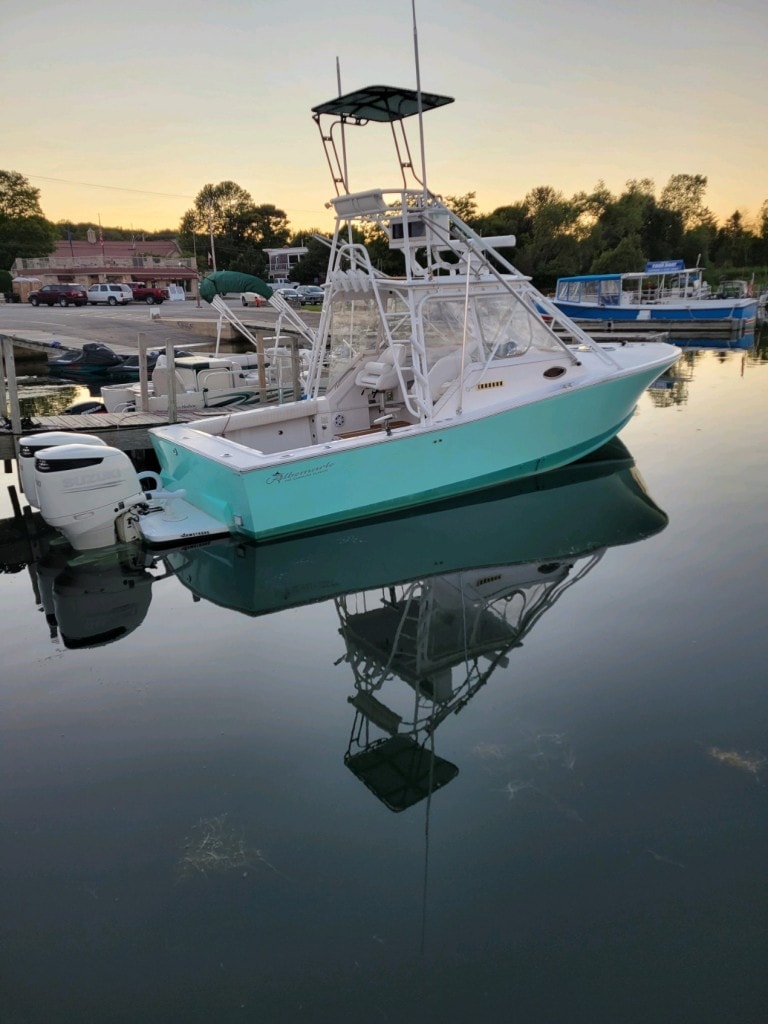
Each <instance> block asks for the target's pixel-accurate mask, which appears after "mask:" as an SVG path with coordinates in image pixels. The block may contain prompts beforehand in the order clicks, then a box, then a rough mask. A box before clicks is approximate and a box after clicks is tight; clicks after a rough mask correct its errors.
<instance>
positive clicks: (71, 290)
mask: <svg viewBox="0 0 768 1024" xmlns="http://www.w3.org/2000/svg"><path fill="white" fill-rule="evenodd" d="M29 301H30V302H31V303H32V305H33V306H41V305H45V306H68V305H69V304H70V303H72V305H73V306H85V305H86V304H87V302H88V295H87V293H86V291H85V288H83V286H82V285H81V284H75V283H74V282H72V281H67V282H66V283H64V284H44V285H43V287H42V288H38V290H37V291H36V292H30V293H29Z"/></svg>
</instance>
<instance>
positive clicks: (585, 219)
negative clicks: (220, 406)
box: [0, 171, 768, 290]
mask: <svg viewBox="0 0 768 1024" xmlns="http://www.w3.org/2000/svg"><path fill="white" fill-rule="evenodd" d="M706 188H707V178H706V177H705V176H703V175H700V174H675V175H673V176H672V177H671V178H670V179H669V181H668V182H667V184H666V185H665V186H664V187H663V188H662V189H661V190H660V192H659V193H658V195H657V191H656V187H655V185H654V182H653V181H651V180H650V179H648V178H642V179H632V180H630V181H628V182H627V183H626V186H625V188H624V190H623V191H622V192H621V193H620V194H618V195H614V194H613V193H612V192H611V191H610V190H609V189H608V188H607V187H606V185H605V183H604V182H602V181H600V182H598V183H597V185H596V186H595V187H594V189H593V190H592V191H591V192H578V193H576V194H575V195H573V196H570V197H567V196H565V195H564V194H563V193H562V192H558V191H556V190H555V189H554V188H552V187H550V186H548V185H544V186H539V187H537V188H534V189H532V190H531V191H530V192H528V194H527V195H526V196H525V197H524V198H523V199H522V200H520V201H518V202H515V203H512V204H510V205H507V206H499V207H497V208H496V209H495V210H493V211H491V212H490V213H481V212H480V211H479V210H478V207H477V202H476V193H474V192H468V193H466V194H465V195H461V196H446V197H445V201H446V203H447V205H448V206H449V207H451V209H453V210H454V211H455V212H456V213H457V214H458V215H459V216H460V217H461V218H462V219H463V220H464V221H465V222H466V223H467V224H469V226H470V227H471V228H473V229H474V230H475V231H477V232H478V234H480V235H486V236H487V235H497V236H498V235H514V236H515V238H516V245H515V247H514V248H513V249H510V250H509V251H508V252H506V251H505V255H508V256H509V258H510V261H511V262H513V263H514V265H515V266H516V267H517V268H518V270H520V271H521V272H522V273H524V274H527V275H530V276H531V277H532V278H533V281H534V283H535V284H536V285H537V286H538V287H539V288H541V289H544V290H548V289H551V288H552V287H553V286H554V284H555V282H556V280H557V278H558V277H563V276H568V275H572V274H583V273H604V272H616V273H623V272H626V271H636V270H642V269H644V267H645V263H646V261H648V260H660V259H683V260H685V263H686V265H687V266H694V265H696V264H698V265H700V266H702V267H704V268H705V276H708V277H709V278H710V280H712V281H716V280H717V278H718V277H719V276H721V275H723V274H727V273H729V272H731V273H734V272H739V273H741V274H742V275H743V274H744V273H745V272H747V271H750V272H752V273H754V274H755V275H756V277H757V278H758V279H759V281H760V282H761V283H764V282H765V281H767V280H768V200H765V201H764V202H763V204H762V206H761V208H760V211H759V213H758V216H757V219H756V221H755V222H754V223H747V222H746V219H745V217H744V216H743V215H742V214H741V213H740V212H739V211H738V210H736V211H735V212H734V213H733V214H731V216H730V217H729V218H728V219H727V220H726V221H725V223H723V224H720V223H718V222H717V220H716V218H715V217H714V215H713V214H712V212H711V211H710V210H709V209H708V208H707V206H706V205H705V201H704V199H705V193H706ZM94 227H97V225H94V224H92V223H77V224H74V223H69V222H66V221H60V222H59V223H57V224H53V223H51V222H50V221H48V220H47V219H46V218H45V216H44V214H43V211H42V208H41V206H40V190H39V189H37V188H35V187H34V186H32V185H31V184H30V183H29V181H28V180H27V179H26V178H25V177H24V176H23V175H21V174H18V173H17V172H13V171H0V271H2V270H9V269H10V267H11V265H12V263H13V261H14V260H15V259H16V258H17V257H19V256H22V257H35V256H46V255H48V254H49V253H51V252H53V250H54V248H55V244H56V242H57V240H63V239H66V238H72V239H85V238H86V237H87V232H88V229H89V228H94ZM101 230H102V232H103V237H104V238H105V239H106V240H130V239H133V240H135V239H136V237H137V236H141V238H144V239H146V240H148V241H149V240H159V239H167V238H176V239H177V240H178V242H179V245H180V247H181V248H182V250H183V252H184V253H185V255H188V256H193V255H194V256H196V257H197V261H198V267H199V269H200V270H201V271H202V272H205V271H206V270H207V269H208V268H209V267H210V265H211V263H212V256H213V254H212V253H211V249H212V248H213V249H214V250H215V255H216V265H217V267H218V269H228V270H239V271H242V272H244V273H249V274H254V275H256V276H258V277H262V278H265V277H266V276H267V274H268V266H269V263H268V258H267V255H266V253H265V250H266V249H279V248H282V247H284V246H298V245H303V246H306V247H307V249H308V254H307V256H306V257H305V258H304V259H303V260H302V261H301V262H300V263H299V264H298V265H297V266H296V268H295V269H294V270H293V271H292V277H294V278H295V280H296V281H297V282H300V283H310V282H313V281H317V280H322V279H323V278H324V277H325V269H326V264H327V254H328V249H327V247H326V246H325V245H324V244H323V243H322V241H320V240H318V238H317V237H316V236H317V235H318V234H322V233H321V232H318V231H317V230H316V229H312V228H310V229H303V230H301V231H296V230H293V229H292V228H291V226H290V225H289V223H288V218H287V216H286V214H285V212H284V211H283V210H281V209H279V208H278V207H276V206H274V205H271V204H266V203H263V204H257V203H256V202H254V200H253V198H252V197H251V195H250V194H249V193H248V192H247V191H246V190H245V189H243V188H241V186H240V185H238V184H237V183H236V182H233V181H223V182H219V183H218V184H207V185H205V186H204V187H203V188H202V189H201V190H200V192H199V193H198V194H197V196H196V197H195V200H194V202H193V205H192V207H190V209H189V210H187V211H186V213H185V214H184V215H183V217H182V218H181V221H180V224H179V227H178V229H177V230H175V231H174V230H172V229H167V230H164V231H159V232H158V231H155V232H143V231H139V232H135V231H133V230H126V229H124V228H112V227H103V228H101ZM211 238H212V240H213V243H212V245H211ZM360 240H361V241H365V242H366V243H367V244H368V245H369V246H370V248H371V251H372V258H373V260H374V264H375V265H376V266H378V267H380V268H381V269H382V270H385V271H388V272H394V273H398V272H399V270H400V266H401V264H400V262H399V261H400V260H401V258H402V257H401V254H400V253H398V252H393V251H392V250H390V249H389V247H388V244H387V240H386V238H385V237H384V236H383V234H382V233H381V232H379V231H378V230H376V229H374V228H372V229H369V230H367V231H366V232H364V233H363V235H362V236H361V239H360Z"/></svg>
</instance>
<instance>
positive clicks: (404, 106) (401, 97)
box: [312, 85, 453, 122]
mask: <svg viewBox="0 0 768 1024" xmlns="http://www.w3.org/2000/svg"><path fill="white" fill-rule="evenodd" d="M447 103H453V97H452V96H438V95H437V94H436V93H433V92H422V93H421V109H422V112H423V111H426V110H434V109H435V108H436V107H444V106H445V105H446V104H447ZM418 112H419V93H418V92H416V91H415V90H414V89H397V88H395V87H394V86H391V85H369V86H367V87H366V88H365V89H358V90H357V91H356V92H350V93H347V95H346V96H339V97H337V98H336V99H334V100H329V101H328V102H327V103H321V104H320V105H319V106H317V107H312V113H313V114H336V115H338V116H340V117H354V118H356V119H357V120H358V121H384V122H386V121H402V119H403V118H404V117H411V115H412V114H418Z"/></svg>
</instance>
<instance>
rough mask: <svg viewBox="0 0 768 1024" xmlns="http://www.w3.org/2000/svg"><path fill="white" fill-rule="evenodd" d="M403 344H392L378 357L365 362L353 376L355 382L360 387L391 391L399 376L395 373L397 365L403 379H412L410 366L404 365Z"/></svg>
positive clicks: (395, 385) (404, 347) (404, 349)
mask: <svg viewBox="0 0 768 1024" xmlns="http://www.w3.org/2000/svg"><path fill="white" fill-rule="evenodd" d="M405 352H406V346H405V345H393V346H392V348H388V349H385V351H384V352H382V353H381V355H380V357H379V359H377V360H371V361H370V362H368V363H366V364H365V365H364V366H363V368H362V370H360V371H359V372H358V374H357V376H356V377H355V384H357V386H358V387H361V388H369V389H370V390H371V391H391V390H392V388H396V387H397V385H398V383H399V380H400V378H399V377H398V375H397V367H398V366H399V367H400V368H401V370H400V372H401V374H402V376H403V379H404V380H405V381H409V380H412V379H413V371H412V370H411V369H410V367H404V366H403V363H404V362H405Z"/></svg>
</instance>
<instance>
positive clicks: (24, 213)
mask: <svg viewBox="0 0 768 1024" xmlns="http://www.w3.org/2000/svg"><path fill="white" fill-rule="evenodd" d="M56 239H57V231H56V228H55V226H54V225H53V224H51V222H50V221H48V220H46V219H45V217H44V215H43V211H42V209H41V208H40V190H39V189H37V188H35V187H34V186H33V185H30V183H29V182H28V181H27V179H26V178H25V177H24V176H23V175H22V174H19V173H18V172H16V171H0V268H3V269H6V270H8V269H10V267H11V266H12V265H13V261H14V260H15V259H17V258H19V257H36V256H48V255H49V253H52V252H53V250H54V249H55V248H56Z"/></svg>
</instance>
